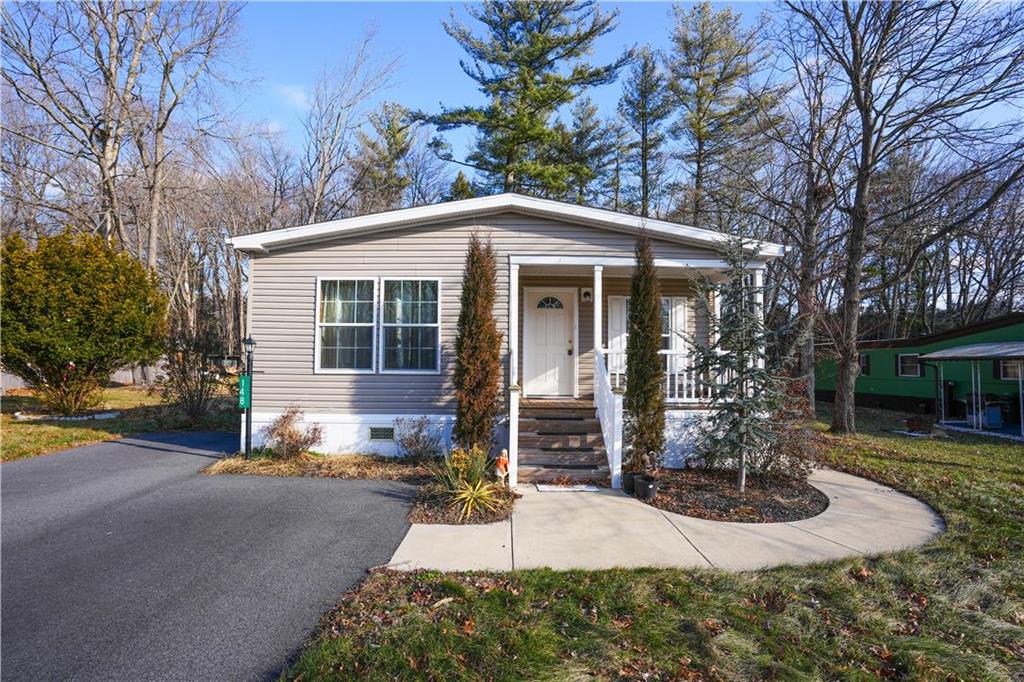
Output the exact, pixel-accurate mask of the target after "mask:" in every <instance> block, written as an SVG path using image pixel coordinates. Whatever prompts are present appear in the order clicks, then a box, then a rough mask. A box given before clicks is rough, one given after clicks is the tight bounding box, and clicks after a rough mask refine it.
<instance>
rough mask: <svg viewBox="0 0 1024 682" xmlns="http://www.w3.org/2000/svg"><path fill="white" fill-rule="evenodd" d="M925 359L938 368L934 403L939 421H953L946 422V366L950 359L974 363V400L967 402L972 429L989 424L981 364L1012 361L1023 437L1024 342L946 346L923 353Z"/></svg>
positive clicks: (972, 385) (972, 384)
mask: <svg viewBox="0 0 1024 682" xmlns="http://www.w3.org/2000/svg"><path fill="white" fill-rule="evenodd" d="M919 359H920V360H921V361H923V362H933V363H935V364H936V365H937V366H938V368H939V388H938V395H936V400H935V404H936V405H937V406H938V408H939V409H938V412H939V417H940V418H939V423H941V424H950V423H951V422H949V421H947V415H948V414H949V410H948V406H947V405H946V391H945V388H944V386H945V379H944V376H943V365H944V364H945V363H947V362H969V363H970V366H971V391H970V393H969V395H970V396H973V398H972V399H971V400H968V404H967V424H968V426H969V427H970V428H972V429H975V430H978V431H981V430H982V429H985V428H986V427H987V426H988V421H989V420H988V419H987V416H986V412H985V394H984V393H983V392H982V390H981V373H982V369H981V366H982V365H981V363H983V362H986V361H988V362H991V361H993V360H995V361H1000V362H1005V363H1011V366H1015V367H1016V372H1017V397H1018V399H1017V406H1018V410H1019V413H1020V414H1019V415H1018V418H1019V419H1020V437H1021V438H1024V341H1009V342H1001V343H975V344H971V345H969V346H957V347H955V348H946V349H943V350H939V351H935V352H934V353H928V354H927V355H922V356H921V357H920V358H919Z"/></svg>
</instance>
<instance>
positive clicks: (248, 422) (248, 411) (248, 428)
mask: <svg viewBox="0 0 1024 682" xmlns="http://www.w3.org/2000/svg"><path fill="white" fill-rule="evenodd" d="M242 345H243V346H244V347H245V376H246V377H248V381H247V382H246V390H248V392H249V395H248V399H247V400H246V402H245V405H246V407H245V458H246V459H251V458H252V352H253V351H254V350H255V349H256V341H255V340H254V339H253V338H252V337H251V336H250V337H248V338H247V339H245V340H244V341H242Z"/></svg>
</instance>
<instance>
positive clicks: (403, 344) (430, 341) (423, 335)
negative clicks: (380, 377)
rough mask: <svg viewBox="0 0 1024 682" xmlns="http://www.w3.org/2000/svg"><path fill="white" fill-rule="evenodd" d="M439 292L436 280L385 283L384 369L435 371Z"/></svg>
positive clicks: (383, 322)
mask: <svg viewBox="0 0 1024 682" xmlns="http://www.w3.org/2000/svg"><path fill="white" fill-rule="evenodd" d="M438 294H439V292H438V283H437V281H435V280H416V279H406V280H386V281H385V282H384V301H383V305H382V309H383V319H382V326H383V339H382V344H381V345H382V352H381V368H382V369H383V370H397V371H402V370H405V371H437V368H438V366H439V363H438V359H439V357H438V356H439V353H440V348H439V345H438V338H439V323H438Z"/></svg>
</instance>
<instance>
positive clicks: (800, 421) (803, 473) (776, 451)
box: [750, 379, 820, 480]
mask: <svg viewBox="0 0 1024 682" xmlns="http://www.w3.org/2000/svg"><path fill="white" fill-rule="evenodd" d="M776 381H778V382H780V383H781V384H782V386H781V387H780V389H779V391H778V395H779V397H780V399H779V400H777V401H776V404H775V406H774V409H773V410H772V418H771V421H770V422H769V423H768V427H767V428H768V431H769V432H770V438H768V439H767V447H765V448H763V449H761V450H759V451H755V452H753V453H751V456H750V468H751V470H753V471H756V472H757V473H759V474H762V475H765V476H780V477H783V478H795V479H799V480H805V479H806V478H807V477H808V476H809V475H810V473H811V467H812V465H813V463H814V460H815V459H816V458H817V455H818V448H819V442H820V441H819V437H818V434H817V433H815V432H814V431H813V430H812V429H811V428H810V422H811V420H812V419H813V416H814V412H813V411H812V410H811V404H810V401H809V400H808V399H807V384H806V382H804V381H803V380H801V379H777V380H776Z"/></svg>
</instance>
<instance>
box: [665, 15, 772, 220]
mask: <svg viewBox="0 0 1024 682" xmlns="http://www.w3.org/2000/svg"><path fill="white" fill-rule="evenodd" d="M674 13H675V22H676V24H675V28H674V30H673V33H672V44H673V50H672V54H671V56H670V58H669V69H670V72H671V80H670V82H669V89H670V91H671V93H672V94H673V96H674V99H675V103H676V104H677V105H678V106H679V107H680V108H681V109H682V115H681V117H680V118H679V120H678V121H677V122H676V124H675V126H674V127H673V134H674V135H675V136H676V137H678V138H680V139H682V140H683V142H684V144H685V145H686V151H685V153H684V155H683V159H684V160H685V161H686V163H687V164H689V166H690V173H691V175H692V177H693V186H692V188H691V192H692V194H691V197H690V200H689V201H688V202H687V203H688V206H687V208H686V210H685V211H684V212H683V213H684V217H685V218H686V219H687V220H689V221H690V222H691V223H692V224H694V225H703V224H706V223H707V222H708V219H707V215H706V212H707V208H708V206H707V203H708V202H707V194H708V189H709V185H710V181H709V178H710V177H711V176H712V172H713V171H714V170H715V169H716V166H717V164H718V163H719V162H720V161H721V160H722V159H723V157H724V156H725V155H726V154H727V153H728V152H729V150H730V149H732V148H733V147H734V146H736V145H738V144H740V143H742V142H744V138H745V137H748V136H745V134H744V132H743V129H744V128H746V127H748V126H749V124H750V123H751V121H752V119H753V117H754V114H755V113H756V112H757V111H758V106H759V104H758V102H757V98H758V97H759V95H757V94H752V93H751V92H749V90H748V89H747V88H745V87H744V86H745V85H747V84H748V82H747V81H748V80H749V78H750V77H751V76H753V75H754V73H755V72H756V71H757V69H758V65H759V61H760V55H759V53H758V50H757V45H758V40H757V36H758V30H757V28H754V29H751V30H749V31H746V32H743V31H741V30H740V19H741V16H740V15H739V14H737V13H736V12H733V11H732V10H731V9H728V8H727V9H723V10H721V11H719V12H716V11H715V10H714V9H713V8H712V7H711V3H710V2H707V0H705V1H704V2H702V3H700V4H698V5H696V6H695V7H693V8H692V9H690V10H689V11H686V10H684V9H683V8H682V7H679V6H675V7H674Z"/></svg>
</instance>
